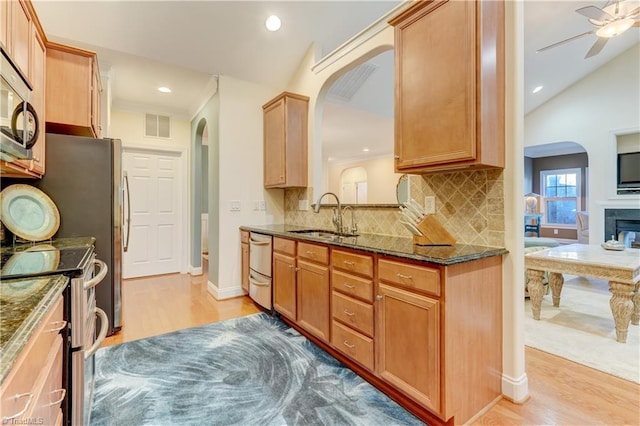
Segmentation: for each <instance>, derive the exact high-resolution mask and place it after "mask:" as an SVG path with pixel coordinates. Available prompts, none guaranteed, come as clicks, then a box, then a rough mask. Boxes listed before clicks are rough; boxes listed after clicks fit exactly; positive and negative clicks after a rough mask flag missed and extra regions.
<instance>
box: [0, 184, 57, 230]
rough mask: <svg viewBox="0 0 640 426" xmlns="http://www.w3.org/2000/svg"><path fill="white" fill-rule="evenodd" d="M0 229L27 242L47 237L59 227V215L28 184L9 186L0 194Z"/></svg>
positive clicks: (48, 202) (43, 197) (40, 193)
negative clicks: (0, 225) (0, 222)
mask: <svg viewBox="0 0 640 426" xmlns="http://www.w3.org/2000/svg"><path fill="white" fill-rule="evenodd" d="M0 203H1V205H2V209H1V210H0V213H1V215H0V217H1V219H2V222H3V223H4V226H6V227H7V229H8V230H9V231H11V232H13V233H14V234H16V235H17V236H18V237H20V238H23V239H25V240H28V241H42V240H46V239H49V238H51V237H52V236H53V235H54V234H55V233H56V232H57V231H58V228H59V227H60V213H59V212H58V208H57V207H56V205H55V204H54V203H53V201H51V198H49V197H48V196H47V194H45V193H44V192H42V191H40V190H39V189H38V188H36V187H34V186H30V185H23V184H17V185H10V186H8V187H6V188H5V189H4V190H3V191H2V192H0Z"/></svg>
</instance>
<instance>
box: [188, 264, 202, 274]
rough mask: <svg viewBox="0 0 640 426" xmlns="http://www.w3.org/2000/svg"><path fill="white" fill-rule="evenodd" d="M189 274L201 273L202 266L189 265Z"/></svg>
mask: <svg viewBox="0 0 640 426" xmlns="http://www.w3.org/2000/svg"><path fill="white" fill-rule="evenodd" d="M189 275H202V266H193V265H189Z"/></svg>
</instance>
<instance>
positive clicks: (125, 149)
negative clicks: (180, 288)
mask: <svg viewBox="0 0 640 426" xmlns="http://www.w3.org/2000/svg"><path fill="white" fill-rule="evenodd" d="M136 151H137V152H139V151H142V152H145V153H150V154H160V155H163V154H174V155H175V154H178V157H179V158H178V165H179V168H180V169H179V171H178V173H177V177H178V190H179V191H180V192H181V194H182V195H181V196H180V198H179V199H178V203H179V204H180V218H179V220H178V224H179V226H180V230H179V232H178V234H179V235H180V241H179V243H178V244H179V249H180V252H181V254H180V255H179V257H178V262H179V265H178V266H179V270H180V273H181V274H186V273H188V272H189V270H188V266H187V265H188V259H189V258H190V253H189V251H190V250H189V247H190V244H189V235H191V233H190V226H189V225H190V224H189V218H190V217H191V206H190V205H189V179H187V178H186V177H187V175H188V173H189V170H188V163H187V157H188V156H187V149H186V148H184V147H179V146H159V145H151V144H150V145H143V144H131V143H125V142H124V141H123V142H122V156H123V157H124V154H125V153H131V152H136ZM123 171H124V168H123Z"/></svg>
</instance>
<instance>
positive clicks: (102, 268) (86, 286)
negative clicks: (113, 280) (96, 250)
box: [84, 259, 109, 290]
mask: <svg viewBox="0 0 640 426" xmlns="http://www.w3.org/2000/svg"><path fill="white" fill-rule="evenodd" d="M93 264H94V265H97V266H99V267H100V270H99V271H98V275H96V276H95V277H93V278H91V279H90V280H89V281H87V282H86V283H84V289H85V290H89V289H90V288H93V287H95V286H97V285H98V284H99V283H100V281H102V280H103V279H104V277H105V276H106V275H107V271H108V270H109V268H107V264H106V263H104V262H103V261H102V260H100V259H93Z"/></svg>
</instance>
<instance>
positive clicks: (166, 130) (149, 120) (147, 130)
mask: <svg viewBox="0 0 640 426" xmlns="http://www.w3.org/2000/svg"><path fill="white" fill-rule="evenodd" d="M144 135H145V136H150V137H154V138H166V139H168V138H170V137H171V117H169V116H167V115H157V114H149V113H147V114H145V115H144Z"/></svg>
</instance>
